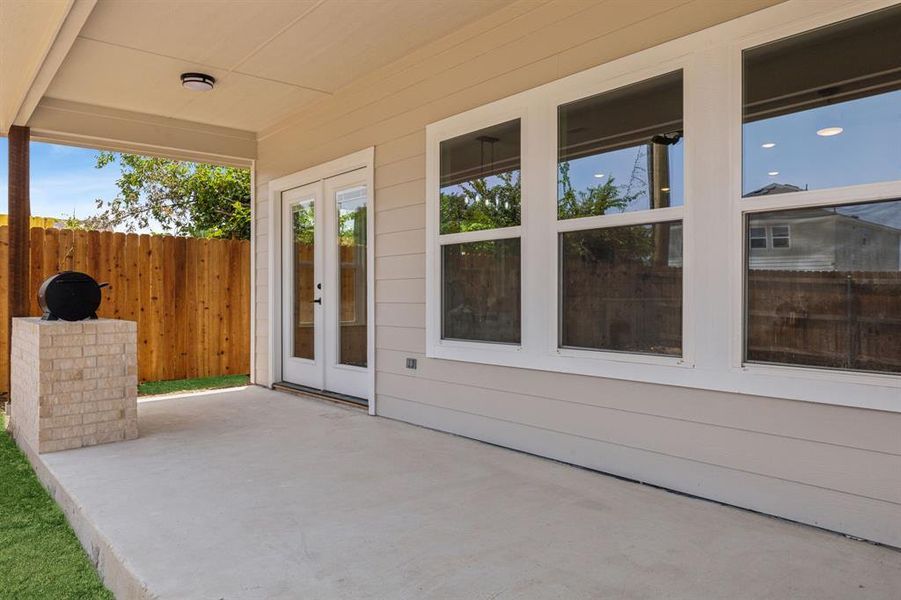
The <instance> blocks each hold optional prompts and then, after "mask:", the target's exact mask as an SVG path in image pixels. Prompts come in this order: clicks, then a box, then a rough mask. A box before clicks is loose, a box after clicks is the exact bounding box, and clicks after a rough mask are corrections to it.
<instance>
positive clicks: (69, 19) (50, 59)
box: [13, 0, 97, 125]
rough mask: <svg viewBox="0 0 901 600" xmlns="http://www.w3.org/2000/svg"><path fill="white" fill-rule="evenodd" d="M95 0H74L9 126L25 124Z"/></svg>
mask: <svg viewBox="0 0 901 600" xmlns="http://www.w3.org/2000/svg"><path fill="white" fill-rule="evenodd" d="M96 4H97V0H74V2H72V4H71V6H70V8H69V12H68V14H67V15H66V17H65V19H64V20H63V22H62V25H61V26H60V27H59V30H58V32H57V34H56V37H55V39H54V40H53V43H52V44H51V46H50V48H49V50H48V51H47V53H46V55H45V57H44V60H43V62H42V63H41V65H40V68H39V69H38V71H37V73H36V74H35V76H34V79H33V80H32V81H31V85H30V86H29V87H28V88H27V91H26V93H25V96H24V97H23V98H22V102H21V104H20V105H19V108H18V110H17V111H16V114H15V117H14V118H13V125H27V124H28V120H29V119H30V118H31V115H32V113H33V112H34V110H35V109H36V108H37V106H38V103H39V102H40V101H41V99H42V98H43V97H44V93H45V92H46V91H47V88H48V87H49V86H50V82H51V81H53V78H54V76H56V72H57V71H58V70H59V68H60V66H62V64H63V61H64V60H65V59H66V56H67V55H68V54H69V50H71V48H72V44H74V43H75V39H76V38H77V37H78V34H79V33H80V32H81V29H82V28H83V27H84V24H85V23H86V22H87V20H88V17H89V16H90V15H91V11H93V10H94V6H95V5H96Z"/></svg>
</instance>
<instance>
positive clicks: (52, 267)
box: [0, 226, 250, 392]
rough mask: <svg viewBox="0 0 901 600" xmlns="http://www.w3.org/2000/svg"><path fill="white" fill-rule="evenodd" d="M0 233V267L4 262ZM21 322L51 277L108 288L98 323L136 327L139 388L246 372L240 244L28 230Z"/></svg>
mask: <svg viewBox="0 0 901 600" xmlns="http://www.w3.org/2000/svg"><path fill="white" fill-rule="evenodd" d="M8 239H9V238H8V229H7V227H6V226H2V227H0V265H5V264H6V260H7V256H8V248H9V243H8ZM30 254H31V256H30V260H31V273H30V276H29V287H30V288H31V289H29V298H30V310H31V314H33V315H35V316H37V315H40V309H39V307H38V302H37V291H38V288H39V286H40V284H41V283H42V282H43V281H44V279H46V278H47V277H49V276H50V275H53V274H54V273H56V272H58V271H60V270H81V271H84V272H86V273H88V274H89V275H91V276H92V277H94V278H95V279H97V280H98V281H101V282H108V283H109V287H108V288H105V289H104V291H103V303H102V304H101V307H100V311H99V313H98V314H99V316H101V317H106V318H111V319H112V318H116V319H127V320H131V321H137V323H138V377H139V379H140V380H141V381H155V380H161V379H182V378H192V377H207V376H211V375H225V374H232V373H247V372H249V370H250V242H247V241H232V240H203V239H193V238H177V237H170V236H151V235H138V234H123V233H111V232H98V231H71V230H67V229H63V230H58V229H41V228H32V229H31V253H30ZM7 285H8V282H7V274H6V269H5V268H0V392H7V391H8V390H9V381H8V375H7V366H6V365H7V361H8V360H9V347H8V339H7V336H8V331H7V317H6V315H8V314H9V312H8V306H7V305H6V302H7Z"/></svg>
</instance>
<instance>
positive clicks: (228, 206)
mask: <svg viewBox="0 0 901 600" xmlns="http://www.w3.org/2000/svg"><path fill="white" fill-rule="evenodd" d="M115 164H118V165H119V167H120V169H121V175H120V177H119V179H117V180H116V186H117V187H118V188H119V193H118V194H117V196H116V197H115V198H114V199H112V200H109V201H104V200H102V199H101V200H97V208H98V209H102V212H101V213H100V214H99V215H97V216H95V217H91V218H89V219H86V220H85V221H84V224H85V226H87V227H89V228H91V229H111V228H113V227H124V228H126V229H127V230H129V231H133V230H135V229H136V228H141V229H143V228H146V227H148V226H149V225H150V224H151V223H153V222H154V221H155V222H157V223H159V224H160V226H162V228H163V230H164V231H165V232H167V233H173V234H175V235H185V236H192V237H205V238H232V239H249V238H250V172H249V171H248V170H247V169H237V168H233V167H220V166H215V165H208V164H203V163H190V162H181V161H175V160H169V159H165V158H156V157H150V156H139V155H137V154H116V153H113V152H101V153H100V154H98V156H97V164H96V167H97V168H98V169H103V168H106V167H109V166H112V165H115Z"/></svg>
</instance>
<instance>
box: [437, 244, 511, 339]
mask: <svg viewBox="0 0 901 600" xmlns="http://www.w3.org/2000/svg"><path fill="white" fill-rule="evenodd" d="M441 271H442V285H443V292H442V295H441V310H442V327H441V329H442V334H441V337H442V338H444V339H458V340H478V341H487V342H503V343H514V344H518V343H519V341H520V249H519V239H518V238H513V239H504V240H496V241H486V242H470V243H465V244H448V245H445V246H442V247H441Z"/></svg>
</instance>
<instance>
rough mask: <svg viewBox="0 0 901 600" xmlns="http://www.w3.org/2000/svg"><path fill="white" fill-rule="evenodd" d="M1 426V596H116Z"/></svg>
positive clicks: (0, 416)
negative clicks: (103, 580)
mask: <svg viewBox="0 0 901 600" xmlns="http://www.w3.org/2000/svg"><path fill="white" fill-rule="evenodd" d="M3 423H4V419H3V417H2V413H0V426H2V425H3ZM2 429H3V428H2V427H0V482H2V485H0V597H2V598H23V599H24V598H35V599H37V598H73V599H74V598H79V599H82V598H84V599H88V598H91V599H98V600H100V599H109V600H112V598H113V595H112V594H111V593H110V592H109V591H108V590H107V589H106V588H104V587H103V583H101V581H100V578H99V577H98V576H97V573H96V572H95V571H94V569H93V567H92V566H91V563H90V562H89V560H88V556H87V554H85V552H84V550H82V548H81V546H80V545H79V543H78V539H77V538H76V537H75V534H74V533H73V532H72V530H71V529H70V528H69V524H68V523H66V517H65V516H64V515H63V513H62V511H61V510H60V509H59V507H57V506H56V504H55V503H54V502H53V500H52V499H51V498H50V496H49V495H47V492H46V491H45V490H44V488H43V487H41V484H40V483H39V482H38V480H37V477H35V475H34V472H33V471H32V470H31V466H30V465H29V464H28V461H27V460H26V459H25V456H24V455H22V453H21V452H20V451H19V449H18V448H17V447H16V445H15V443H14V442H13V440H12V438H11V437H10V436H9V434H7V433H6V431H3V430H2Z"/></svg>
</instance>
